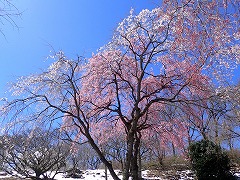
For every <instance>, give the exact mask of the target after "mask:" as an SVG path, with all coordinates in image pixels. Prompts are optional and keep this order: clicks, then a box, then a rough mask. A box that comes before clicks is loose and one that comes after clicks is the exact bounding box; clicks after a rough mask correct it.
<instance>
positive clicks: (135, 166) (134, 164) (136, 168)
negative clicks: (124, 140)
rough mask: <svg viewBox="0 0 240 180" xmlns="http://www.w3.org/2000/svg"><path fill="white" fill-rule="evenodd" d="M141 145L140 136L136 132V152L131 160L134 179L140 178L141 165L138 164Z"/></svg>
mask: <svg viewBox="0 0 240 180" xmlns="http://www.w3.org/2000/svg"><path fill="white" fill-rule="evenodd" d="M139 147H140V138H139V137H138V136H137V134H135V142H134V152H133V157H132V161H131V174H132V178H133V180H139V179H141V177H139V166H138V155H139Z"/></svg>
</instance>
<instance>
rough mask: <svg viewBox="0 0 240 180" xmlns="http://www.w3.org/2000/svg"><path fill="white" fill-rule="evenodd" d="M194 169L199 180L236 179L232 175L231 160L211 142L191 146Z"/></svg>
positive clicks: (190, 153)
mask: <svg viewBox="0 0 240 180" xmlns="http://www.w3.org/2000/svg"><path fill="white" fill-rule="evenodd" d="M189 155H190V159H191V163H192V167H193V169H194V170H195V171H196V174H197V177H198V179H199V180H205V179H208V180H212V179H218V180H225V179H229V180H230V179H234V178H233V175H232V174H231V173H230V160H229V158H228V156H227V154H226V153H225V152H223V151H222V149H221V147H220V146H218V145H215V144H214V143H213V142H211V141H209V140H201V141H199V142H195V143H193V144H191V145H190V146H189Z"/></svg>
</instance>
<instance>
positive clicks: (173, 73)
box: [5, 0, 240, 180]
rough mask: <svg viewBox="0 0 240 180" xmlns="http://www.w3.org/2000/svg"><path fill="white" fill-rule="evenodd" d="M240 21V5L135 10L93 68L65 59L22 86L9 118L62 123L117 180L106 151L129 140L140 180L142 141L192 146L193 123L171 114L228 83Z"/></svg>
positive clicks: (129, 165) (127, 170)
mask: <svg viewBox="0 0 240 180" xmlns="http://www.w3.org/2000/svg"><path fill="white" fill-rule="evenodd" d="M238 18H239V4H238V2H237V1H235V2H234V3H232V1H231V3H230V2H228V1H215V0H212V1H205V0H204V1H193V0H188V1H171V0H169V1H164V2H163V4H162V7H160V8H155V9H153V10H143V11H141V12H140V13H139V14H137V15H135V14H134V11H133V10H131V12H130V15H129V16H128V17H127V18H126V19H124V20H123V21H122V22H121V23H119V26H118V28H117V29H116V31H115V32H114V35H113V38H112V40H111V41H110V42H109V43H108V44H107V45H105V46H104V47H102V48H101V49H100V50H99V51H98V52H97V53H96V54H94V55H93V56H92V57H91V58H89V59H88V60H83V59H82V58H79V59H78V60H69V59H68V58H67V57H65V56H64V54H63V53H62V52H60V53H59V54H57V56H56V57H57V60H56V62H55V63H53V64H52V66H51V67H50V68H49V69H48V70H47V71H46V72H43V73H41V74H37V75H33V76H28V77H25V78H23V79H21V80H19V82H18V83H16V84H15V86H13V92H14V93H15V94H17V95H20V99H15V100H13V101H11V102H8V103H7V104H6V106H5V107H7V109H6V110H12V109H13V108H16V110H17V111H16V112H17V113H16V114H15V115H18V116H15V117H19V115H20V114H21V113H22V112H23V111H24V110H26V109H27V108H29V107H30V108H31V107H33V108H34V111H33V112H31V114H30V115H29V117H28V119H31V120H37V121H49V120H52V121H54V120H57V119H59V118H61V119H63V123H62V127H61V128H62V131H63V132H68V133H73V134H75V136H74V139H72V141H74V142H79V143H80V142H85V141H87V142H88V143H90V145H91V146H92V147H93V149H94V150H95V151H96V153H97V154H98V155H99V157H100V159H101V161H102V162H103V163H104V164H105V165H106V166H107V167H108V169H109V171H110V173H111V175H112V177H113V178H114V179H119V178H118V177H117V175H116V173H115V172H114V170H113V167H112V165H111V163H110V162H109V159H107V157H106V156H105V155H104V153H103V152H102V151H101V146H102V145H103V144H105V143H108V140H111V139H114V138H122V137H124V138H123V139H124V140H125V143H126V145H127V149H126V154H125V162H124V172H123V179H124V180H127V179H129V177H130V174H131V176H132V177H133V179H139V178H140V177H139V176H140V175H139V173H138V171H139V170H140V169H139V167H138V160H139V159H138V158H139V156H138V154H139V148H140V143H141V142H142V141H145V143H146V144H149V145H151V143H147V142H148V141H149V142H150V141H151V140H150V139H151V136H153V135H154V134H157V135H158V136H160V137H161V141H162V144H167V143H168V142H169V141H171V143H173V144H174V145H175V146H176V147H181V148H183V147H184V145H185V143H186V142H185V140H186V138H187V137H186V136H187V133H188V132H187V130H188V128H187V126H188V123H187V122H186V121H184V120H183V119H182V118H180V117H178V116H174V115H170V114H169V113H168V107H169V106H175V107H177V109H178V110H182V111H184V110H186V109H188V110H189V109H194V108H185V107H187V106H189V105H191V106H196V105H198V102H199V101H204V100H206V99H208V98H209V97H211V96H212V95H213V91H212V77H216V79H218V82H219V83H221V82H222V81H221V80H222V78H224V77H225V78H226V77H228V75H230V72H231V70H232V69H233V68H234V67H236V66H237V64H238V63H239V45H238V42H239V36H240V35H239V25H238V23H239V19H238ZM24 96H25V98H23V97H24ZM23 114H24V113H23ZM25 115H26V114H25ZM149 135H151V136H149ZM69 137H70V138H72V137H73V136H72V135H71V136H69Z"/></svg>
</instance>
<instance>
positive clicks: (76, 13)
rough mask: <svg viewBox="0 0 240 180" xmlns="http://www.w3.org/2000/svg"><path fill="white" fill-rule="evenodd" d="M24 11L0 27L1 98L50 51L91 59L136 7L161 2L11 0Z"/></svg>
mask: <svg viewBox="0 0 240 180" xmlns="http://www.w3.org/2000/svg"><path fill="white" fill-rule="evenodd" d="M12 2H13V3H14V4H15V6H16V7H17V8H18V9H19V11H21V12H22V16H21V18H14V20H15V22H16V23H17V25H18V26H19V28H14V27H13V26H11V25H10V24H8V23H4V24H1V23H0V28H1V30H2V31H3V33H4V34H5V37H4V36H2V35H1V34H0V41H1V43H0V62H1V63H0V64H1V71H0V96H4V95H3V92H4V91H6V90H7V89H6V85H7V82H12V81H14V80H16V79H17V77H20V76H25V75H29V74H31V73H36V72H40V71H41V69H45V68H46V67H47V66H48V65H49V64H50V63H51V61H49V60H46V57H47V56H49V55H50V51H51V50H53V49H54V50H55V51H59V50H63V51H64V52H65V53H66V55H67V56H69V57H71V58H76V57H77V55H82V56H85V57H89V56H90V55H91V53H92V52H96V50H97V49H98V48H99V47H101V46H103V45H104V44H106V43H107V42H108V41H109V40H110V38H111V36H112V33H113V31H114V29H115V28H116V27H117V24H118V23H119V22H120V21H121V20H122V19H123V18H125V17H126V16H127V15H128V14H129V11H130V9H131V7H133V8H134V9H135V10H136V12H139V11H140V10H142V9H146V8H148V9H152V8H154V7H156V6H157V4H160V0H12ZM238 75H239V73H238Z"/></svg>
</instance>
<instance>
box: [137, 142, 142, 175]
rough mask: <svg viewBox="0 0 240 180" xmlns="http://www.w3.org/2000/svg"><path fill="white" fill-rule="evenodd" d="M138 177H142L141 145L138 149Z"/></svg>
mask: <svg viewBox="0 0 240 180" xmlns="http://www.w3.org/2000/svg"><path fill="white" fill-rule="evenodd" d="M138 177H139V178H142V158H141V152H140V146H139V149H138Z"/></svg>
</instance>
